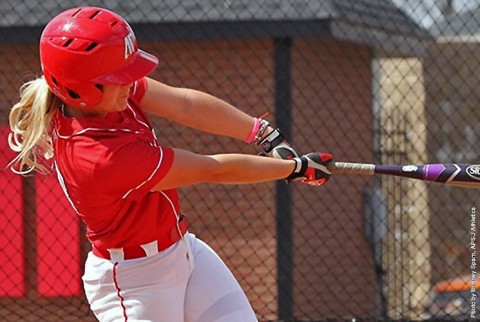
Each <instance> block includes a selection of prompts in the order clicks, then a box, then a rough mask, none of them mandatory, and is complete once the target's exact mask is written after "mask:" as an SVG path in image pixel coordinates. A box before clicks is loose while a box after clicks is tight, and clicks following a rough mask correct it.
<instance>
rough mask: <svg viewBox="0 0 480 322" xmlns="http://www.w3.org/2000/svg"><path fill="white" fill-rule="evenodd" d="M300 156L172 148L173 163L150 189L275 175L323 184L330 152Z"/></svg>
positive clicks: (241, 181) (254, 180) (273, 177)
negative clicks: (205, 152)
mask: <svg viewBox="0 0 480 322" xmlns="http://www.w3.org/2000/svg"><path fill="white" fill-rule="evenodd" d="M321 155H322V154H318V157H315V156H313V155H312V156H310V157H308V156H303V157H301V158H297V159H295V160H281V159H274V158H262V157H259V156H254V155H245V154H217V155H199V154H195V153H192V152H189V151H185V150H181V149H174V159H173V163H172V165H171V167H170V169H169V171H168V172H167V174H166V175H165V176H164V177H163V178H162V179H161V180H160V181H159V182H158V183H157V184H156V185H155V186H154V188H153V189H152V190H153V191H156V190H167V189H173V188H179V187H183V186H188V185H192V184H197V183H220V184H251V183H260V182H266V181H273V180H278V179H290V180H299V181H302V182H305V183H309V184H314V185H320V184H323V183H324V182H325V181H326V180H327V179H328V177H329V176H330V172H329V171H328V170H327V169H326V167H325V165H326V164H327V163H328V162H331V156H330V155H326V154H324V156H325V157H324V158H323V159H322V157H321Z"/></svg>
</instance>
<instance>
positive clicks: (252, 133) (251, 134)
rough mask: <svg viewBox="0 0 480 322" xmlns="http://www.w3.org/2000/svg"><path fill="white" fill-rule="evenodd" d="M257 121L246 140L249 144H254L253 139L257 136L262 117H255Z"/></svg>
mask: <svg viewBox="0 0 480 322" xmlns="http://www.w3.org/2000/svg"><path fill="white" fill-rule="evenodd" d="M254 120H255V123H253V128H252V131H251V132H250V134H249V135H248V137H247V138H246V139H245V140H244V141H245V142H246V143H248V144H252V143H253V140H254V139H255V136H256V135H257V133H258V130H259V129H260V119H259V118H256V117H255V118H254Z"/></svg>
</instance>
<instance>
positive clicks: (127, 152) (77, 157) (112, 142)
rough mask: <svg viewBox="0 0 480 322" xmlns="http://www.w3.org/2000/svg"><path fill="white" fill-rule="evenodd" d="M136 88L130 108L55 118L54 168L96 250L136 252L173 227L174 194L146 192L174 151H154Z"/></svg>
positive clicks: (142, 83)
mask: <svg viewBox="0 0 480 322" xmlns="http://www.w3.org/2000/svg"><path fill="white" fill-rule="evenodd" d="M145 91H146V80H145V79H141V80H139V81H137V82H135V83H134V86H132V89H131V91H130V97H129V99H128V108H127V109H125V110H124V111H122V112H116V113H109V114H108V115H107V117H106V118H102V117H82V118H71V117H65V116H64V115H63V114H62V113H61V112H60V111H58V112H57V113H56V115H55V117H54V124H55V128H54V148H55V164H56V169H57V174H58V178H59V181H60V184H61V185H62V187H63V190H64V192H65V194H66V196H67V198H68V199H69V201H70V203H71V204H72V206H73V208H74V209H75V211H76V212H77V214H78V215H79V216H80V217H81V218H82V220H83V221H84V222H85V224H86V225H87V238H88V239H89V240H90V241H91V242H92V243H93V244H94V245H95V246H96V247H98V248H101V249H108V248H119V247H131V246H139V245H141V244H145V243H149V242H151V241H154V240H157V239H159V237H160V236H163V235H164V234H169V232H170V230H171V229H172V227H174V226H175V225H176V220H177V215H178V213H179V210H180V209H179V208H180V206H179V202H178V195H177V192H176V190H168V191H156V192H152V191H150V190H151V189H152V188H153V187H154V186H155V184H156V183H158V182H159V181H160V180H161V179H162V178H163V177H164V176H165V174H166V173H167V172H168V170H169V169H170V167H171V165H172V162H173V150H172V149H171V148H166V147H161V146H159V145H158V143H157V140H156V137H155V132H154V129H153V127H152V125H151V124H150V122H149V120H148V119H147V117H146V116H145V114H144V113H143V111H142V110H141V108H140V106H139V104H138V102H139V101H140V100H141V98H142V97H143V95H144V93H145Z"/></svg>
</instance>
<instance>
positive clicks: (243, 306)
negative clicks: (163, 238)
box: [83, 233, 257, 322]
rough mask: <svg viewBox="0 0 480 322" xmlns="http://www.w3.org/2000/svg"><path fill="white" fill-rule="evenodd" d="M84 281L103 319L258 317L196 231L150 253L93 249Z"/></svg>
mask: <svg viewBox="0 0 480 322" xmlns="http://www.w3.org/2000/svg"><path fill="white" fill-rule="evenodd" d="M187 254H188V257H187ZM83 282H84V288H85V293H86V296H87V299H88V302H89V303H90V307H91V309H92V311H93V312H94V314H95V316H96V317H97V318H98V319H99V320H100V321H101V322H113V321H115V322H117V321H132V322H133V321H144V322H147V321H148V322H160V321H162V322H163V321H165V322H250V321H252V322H253V321H257V319H256V317H255V313H254V312H253V309H252V307H251V305H250V303H249V302H248V300H247V297H246V296H245V293H244V292H243V291H242V289H241V288H240V285H239V284H238V282H237V281H236V279H235V277H234V276H233V274H232V273H231V272H230V270H229V269H228V268H227V266H226V265H225V264H224V263H223V261H222V260H221V259H220V257H218V255H217V254H216V253H215V252H214V251H213V250H212V249H211V248H210V247H209V246H208V245H207V244H205V243H204V242H202V241H201V240H199V239H197V238H196V237H195V235H193V234H190V233H188V234H187V235H186V236H185V237H184V239H183V240H180V241H178V242H177V243H176V244H174V245H173V246H171V247H170V248H168V249H166V250H164V251H162V252H160V253H158V254H156V255H153V256H150V257H144V258H139V259H132V260H127V261H117V262H116V261H114V260H106V259H102V258H98V257H96V256H95V255H93V254H92V253H91V252H90V253H89V255H88V258H87V261H86V263H85V274H84V276H83Z"/></svg>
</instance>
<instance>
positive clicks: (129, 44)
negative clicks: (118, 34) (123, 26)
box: [125, 32, 135, 59]
mask: <svg viewBox="0 0 480 322" xmlns="http://www.w3.org/2000/svg"><path fill="white" fill-rule="evenodd" d="M134 52H135V36H134V35H133V33H131V32H130V33H129V34H128V35H127V36H126V37H125V59H127V58H128V57H129V56H130V55H131V54H133V53H134Z"/></svg>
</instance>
